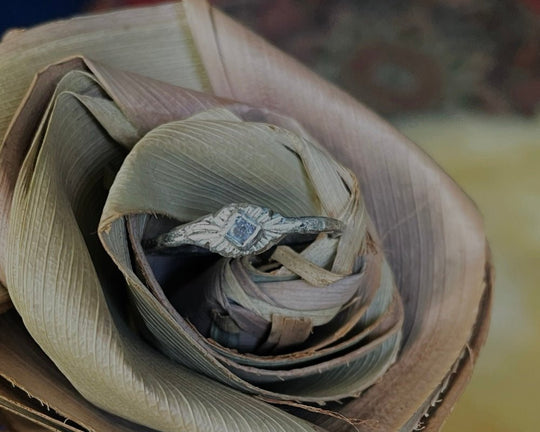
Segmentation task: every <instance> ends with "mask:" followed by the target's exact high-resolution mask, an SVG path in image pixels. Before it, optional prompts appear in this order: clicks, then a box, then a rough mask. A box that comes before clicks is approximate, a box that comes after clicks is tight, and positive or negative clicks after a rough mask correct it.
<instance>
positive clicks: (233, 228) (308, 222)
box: [143, 204, 344, 258]
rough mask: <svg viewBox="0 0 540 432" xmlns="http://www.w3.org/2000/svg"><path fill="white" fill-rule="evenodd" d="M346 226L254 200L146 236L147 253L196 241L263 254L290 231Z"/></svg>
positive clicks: (234, 252)
mask: <svg viewBox="0 0 540 432" xmlns="http://www.w3.org/2000/svg"><path fill="white" fill-rule="evenodd" d="M343 227H344V225H343V223H342V222H341V221H339V220H337V219H332V218H327V217H319V216H304V217H285V216H282V215H280V214H279V213H276V212H274V211H272V210H270V209H268V208H264V207H259V206H256V205H252V204H231V205H228V206H226V207H223V208H222V209H221V210H219V211H217V212H216V213H213V214H210V215H207V216H203V217H202V218H200V219H197V220H195V221H193V222H190V223H187V224H183V225H179V226H177V227H175V228H173V229H172V230H170V231H168V232H166V233H163V234H160V235H159V236H157V237H154V238H151V239H148V240H144V241H143V246H144V248H145V249H146V252H148V253H159V252H160V251H165V250H167V249H169V248H178V247H179V246H181V245H186V244H187V245H195V246H199V247H203V248H206V249H208V250H210V251H211V252H215V253H218V254H220V255H222V256H225V257H231V258H238V257H241V256H245V255H256V254H260V253H262V252H264V251H266V250H268V249H270V248H271V247H272V246H274V245H275V244H277V243H279V242H280V241H281V240H282V239H283V238H284V237H285V236H287V235H289V234H319V233H329V234H331V235H332V236H338V235H339V234H340V233H341V232H342V231H343Z"/></svg>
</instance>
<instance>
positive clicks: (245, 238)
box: [225, 215, 261, 247]
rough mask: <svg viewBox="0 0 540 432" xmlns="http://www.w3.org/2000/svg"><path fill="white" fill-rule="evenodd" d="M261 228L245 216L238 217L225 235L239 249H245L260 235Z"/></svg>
mask: <svg viewBox="0 0 540 432" xmlns="http://www.w3.org/2000/svg"><path fill="white" fill-rule="evenodd" d="M260 230H261V227H260V226H259V225H258V224H257V223H255V222H253V221H252V220H251V219H249V218H248V217H246V216H244V215H239V216H236V219H235V220H234V222H233V224H232V225H231V226H230V228H229V230H228V231H227V233H226V234H225V237H226V238H227V240H229V241H230V242H231V243H233V244H234V245H236V246H238V247H245V246H246V245H248V244H249V243H250V242H251V240H252V239H253V238H254V237H255V236H256V235H257V234H258V233H259V231H260Z"/></svg>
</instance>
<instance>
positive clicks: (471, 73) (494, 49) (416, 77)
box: [0, 0, 540, 432]
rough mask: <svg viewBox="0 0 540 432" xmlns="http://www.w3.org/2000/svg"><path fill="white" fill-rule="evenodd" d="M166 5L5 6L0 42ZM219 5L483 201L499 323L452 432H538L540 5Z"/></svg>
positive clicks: (532, 0) (53, 0) (427, 1)
mask: <svg viewBox="0 0 540 432" xmlns="http://www.w3.org/2000/svg"><path fill="white" fill-rule="evenodd" d="M157 2H158V1H151V0H146V1H145V0H88V1H74V0H70V1H68V0H47V1H45V2H44V1H29V0H26V1H22V0H19V1H18V2H2V4H1V5H0V33H3V32H4V31H5V30H6V29H8V28H13V27H26V26H30V25H34V24H37V23H40V22H44V21H48V20H51V19H55V18H63V17H68V16H71V15H74V14H76V13H83V12H91V11H103V10H107V9H111V8H117V7H123V6H137V5H143V4H150V3H157ZM212 3H214V4H215V5H216V6H218V7H219V8H221V9H222V10H224V11H225V12H226V13H228V14H229V15H232V16H234V17H235V18H237V19H238V20H240V21H242V22H243V23H244V24H246V25H247V26H249V27H251V28H253V29H254V30H255V31H256V32H257V33H259V34H262V35H263V36H264V37H266V38H267V39H268V40H270V41H271V42H272V43H274V44H275V45H277V46H278V47H280V48H281V49H283V50H284V51H287V52H288V53H290V54H291V55H293V56H294V57H296V58H298V59H299V60H300V61H301V62H303V63H305V64H306V65H307V66H308V67H309V68H311V69H313V70H315V71H316V72H317V73H319V74H321V75H323V76H324V77H326V78H327V79H329V80H330V81H332V82H334V83H336V84H337V85H339V86H340V87H342V88H344V89H345V90H347V91H348V92H349V93H351V94H353V95H354V96H355V97H356V98H358V99H359V100H361V101H362V102H364V103H365V104H366V105H368V106H369V107H370V108H372V109H373V110H375V111H376V112H378V113H379V114H380V115H381V116H383V117H384V118H386V119H387V120H388V121H390V122H391V123H393V124H394V125H395V126H396V127H397V128H398V129H400V130H401V131H402V132H403V133H404V134H405V135H406V136H408V137H409V138H411V139H412V140H413V141H415V142H416V143H417V144H419V145H420V146H421V147H422V148H424V149H425V150H426V151H427V153H429V154H430V155H431V156H432V157H433V158H434V159H435V160H436V161H437V162H438V163H439V164H440V165H441V166H442V167H443V168H444V169H445V170H446V171H447V172H448V173H449V174H450V175H451V176H452V177H454V179H455V180H456V181H457V182H458V183H459V184H460V185H461V186H462V187H463V189H464V190H465V191H466V192H467V193H468V194H469V195H470V196H471V197H472V198H473V199H474V200H475V201H476V203H477V204H478V206H479V208H480V210H481V211H482V213H483V214H484V218H485V223H486V230H487V234H488V238H489V239H490V242H491V246H492V250H493V255H494V262H495V269H496V284H495V303H494V310H493V318H492V324H491V330H490V335H489V338H488V342H487V344H486V347H485V349H484V350H483V352H482V353H481V356H480V359H479V360H478V364H477V368H476V370H475V373H474V375H473V379H472V382H471V384H470V385H469V387H468V388H467V390H466V392H465V394H464V396H463V397H462V398H461V400H460V402H459V403H458V405H457V407H456V409H455V411H454V413H453V414H452V415H451V417H450V419H449V420H448V422H447V424H446V425H445V427H444V429H443V432H457V431H474V432H488V431H489V432H508V431H512V432H533V431H537V430H539V429H538V426H537V414H538V411H539V408H540V371H539V366H540V312H539V311H540V289H539V288H538V284H539V281H540V173H539V171H540V0H213V1H212ZM0 79H1V77H0ZM1 423H2V420H1V418H0V424H1ZM29 430H30V429H29Z"/></svg>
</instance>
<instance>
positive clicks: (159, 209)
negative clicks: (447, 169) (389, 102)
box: [0, 0, 491, 431]
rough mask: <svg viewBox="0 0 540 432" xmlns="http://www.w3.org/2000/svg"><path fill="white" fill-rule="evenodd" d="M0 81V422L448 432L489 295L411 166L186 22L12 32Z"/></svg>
mask: <svg viewBox="0 0 540 432" xmlns="http://www.w3.org/2000/svg"><path fill="white" fill-rule="evenodd" d="M38 71H39V72H38ZM36 72H38V73H37V75H36ZM0 76H1V77H2V81H1V83H0V101H1V102H0V104H1V107H2V110H1V112H0V135H1V136H3V140H2V147H1V149H0V175H1V183H0V193H1V197H2V199H1V201H0V280H1V282H2V284H3V285H4V286H5V287H6V288H7V293H9V299H10V300H9V301H11V302H12V303H13V305H14V306H15V309H16V312H17V314H18V315H19V316H20V317H21V318H22V323H23V324H24V328H23V326H22V324H21V322H20V321H19V318H18V316H17V314H15V312H14V311H10V312H8V313H4V314H3V315H1V316H0V327H1V331H0V345H1V350H0V375H1V376H2V377H3V378H4V379H5V381H2V382H0V406H2V407H5V408H7V409H9V410H11V411H14V412H16V413H18V414H21V415H24V416H26V417H27V418H30V419H32V420H33V421H35V422H37V423H39V424H41V425H43V426H45V427H48V428H49V429H55V430H81V429H82V430H85V429H87V430H98V431H101V430H107V431H115V430H122V431H126V430H163V431H279V430H282V431H285V430H287V431H308V430H311V431H313V430H328V431H341V430H349V429H350V430H380V431H389V430H396V431H397V430H403V431H408V430H412V429H414V428H417V427H419V426H420V427H425V428H426V429H428V430H437V429H438V428H439V427H440V425H441V424H442V422H443V420H444V418H445V417H446V415H447V413H448V412H449V410H450V409H451V407H452V406H453V404H454V402H455V400H456V398H457V396H458V395H459V393H460V392H461V390H462V388H463V387H464V385H465V383H466V381H467V379H468V377H469V376H470V373H471V370H472V364H473V361H474V360H475V356H476V353H477V352H478V350H479V348H480V346H481V345H482V343H483V341H484V339H485V335H486V332H487V321H488V317H489V299H490V292H491V291H490V290H491V279H490V274H491V273H490V265H489V256H488V254H487V252H486V251H487V248H486V242H485V238H484V234H483V229H482V223H481V220H480V217H479V216H478V213H477V211H476V209H475V208H474V205H473V204H472V203H471V202H470V201H469V199H468V198H467V197H466V196H465V195H464V194H463V193H462V192H461V191H460V190H459V189H458V187H457V186H456V185H455V184H454V183H453V182H452V181H451V180H450V179H449V178H448V177H447V176H446V175H445V174H444V173H443V172H442V171H441V170H440V169H439V168H438V167H437V166H436V165H435V164H434V163H433V162H432V161H431V160H430V159H429V158H428V157H427V156H425V155H424V154H423V153H421V151H420V150H418V149H417V148H416V147H415V146H414V145H413V144H411V143H409V142H407V141H406V140H405V139H404V138H403V137H401V136H400V135H399V134H397V133H396V132H395V131H393V129H392V128H391V127H389V126H388V125H386V124H385V123H384V122H383V121H381V120H380V119H378V118H377V117H376V116H375V115H374V114H372V113H371V112H369V111H368V110H367V109H365V108H364V107H362V106H361V105H359V104H358V103H357V102H355V101H354V100H353V99H351V98H349V97H348V96H346V95H345V94H343V93H341V92H340V91H339V90H337V89H336V88H334V87H332V86H331V85H329V84H327V83H325V82H324V81H322V80H321V79H319V78H317V77H315V76H314V75H312V74H310V73H309V72H308V71H306V70H305V69H304V68H303V67H302V66H300V65H299V64H297V63H295V62H294V61H293V60H291V59H289V58H287V57H286V56H285V55H283V54H281V53H280V52H278V51H277V50H275V49H274V48H272V47H270V46H268V45H267V44H266V43H265V42H264V41H262V40H261V39H259V38H257V37H256V36H254V35H252V34H251V33H249V32H248V31H247V30H245V29H243V28H242V27H240V26H238V25H237V24H236V23H234V22H233V21H231V20H229V19H228V18H227V17H225V16H223V15H221V14H220V13H219V12H218V11H216V10H214V9H212V8H210V7H209V6H208V5H207V4H206V3H205V2H203V1H195V0H193V1H190V0H189V1H184V2H182V3H178V4H169V5H162V6H158V7H154V8H146V9H144V8H143V9H134V10H126V11H122V12H113V13H110V14H106V15H102V16H95V17H83V18H78V19H74V20H70V21H66V22H60V23H54V24H49V25H45V26H42V27H38V28H36V29H33V30H30V31H27V32H22V33H21V32H15V33H10V34H8V35H7V36H6V37H5V38H4V40H3V42H2V44H0ZM34 76H35V78H33V77H34ZM27 88H29V90H26V89H27ZM25 92H26V93H25ZM269 221H271V222H269ZM286 222H287V223H289V225H287V223H286ZM272 224H274V225H272ZM279 224H281V225H279ZM295 224H296V225H295ZM291 226H297V227H300V228H299V229H298V230H297V231H294V229H292V228H291ZM306 226H308V227H311V228H310V229H307V228H306ZM330 226H331V227H333V228H328V227H330ZM276 227H277V228H276ZM284 227H288V228H284ZM325 227H326V228H325ZM336 227H339V229H338V228H336ZM280 229H283V230H285V231H283V232H284V234H283V235H282V233H283V232H282V231H280ZM171 230H173V231H174V232H176V233H178V232H180V233H183V234H181V235H178V236H177V237H175V238H180V239H184V240H181V241H179V243H178V244H174V245H172V246H173V247H171V245H168V246H167V247H162V248H158V249H155V248H153V247H149V245H155V243H156V241H157V240H156V239H160V238H163V235H164V234H166V233H168V232H173V231H171ZM272 230H277V231H272ZM287 230H288V231H287ZM271 232H274V234H272V235H271ZM186 233H189V235H188V234H186ZM275 233H277V234H275ZM188 237H189V240H187V241H186V240H185V239H186V238H188ZM270 241H273V242H275V244H274V243H266V242H270ZM231 242H232V243H231ZM231 245H233V246H234V247H233V246H231ZM256 245H258V246H256ZM261 245H262V246H261ZM251 246H253V247H254V248H255V249H256V250H255V249H250V247H251ZM255 246H256V247H255ZM231 248H232V249H231ZM243 248H244V249H243ZM231 250H233V251H234V254H230V253H229V252H230V251H231ZM227 251H229V252H227ZM238 251H240V252H238ZM243 251H245V252H243ZM216 252H217V253H216ZM220 253H221V255H220ZM0 302H1V304H2V305H3V309H4V310H5V309H7V308H8V307H9V305H8V295H7V294H6V292H2V293H1V294H0ZM25 329H26V330H27V331H28V334H29V335H30V336H31V339H30V336H29V335H28V334H27V333H26V330H25ZM32 339H33V340H34V341H35V342H37V344H38V345H39V348H38V346H36V344H35V343H34V342H33V341H32ZM41 350H43V351H41ZM49 359H50V360H49ZM51 360H52V362H51ZM64 377H65V378H64ZM66 378H67V380H68V381H66ZM6 383H11V384H13V385H14V388H10V387H9V386H7V385H5V384H6ZM19 389H22V390H24V391H26V392H27V394H28V395H29V396H31V397H32V398H35V399H38V400H39V401H41V402H42V403H44V404H46V406H47V408H48V407H49V406H50V407H51V408H52V409H53V410H54V411H53V413H49V412H48V411H47V410H44V409H41V408H40V407H39V406H37V405H36V404H34V403H33V401H32V400H29V399H27V398H26V396H25V395H22V394H21V393H20V390H19ZM81 395H82V397H81ZM87 401H89V402H91V403H88V402H87ZM96 407H99V408H96ZM64 419H69V420H70V421H69V422H64V421H63V420H64Z"/></svg>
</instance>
